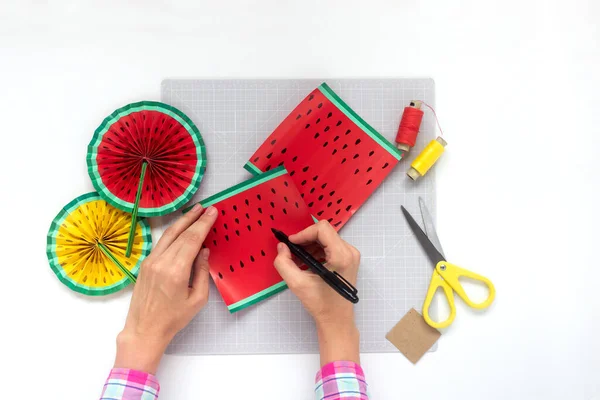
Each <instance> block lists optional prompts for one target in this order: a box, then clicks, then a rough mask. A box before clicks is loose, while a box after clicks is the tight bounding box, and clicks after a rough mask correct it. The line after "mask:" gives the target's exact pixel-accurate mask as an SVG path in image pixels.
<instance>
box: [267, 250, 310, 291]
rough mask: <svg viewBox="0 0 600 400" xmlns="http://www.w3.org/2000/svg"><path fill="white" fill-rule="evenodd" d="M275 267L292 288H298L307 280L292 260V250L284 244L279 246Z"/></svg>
mask: <svg viewBox="0 0 600 400" xmlns="http://www.w3.org/2000/svg"><path fill="white" fill-rule="evenodd" d="M273 265H275V269H276V270H277V272H279V275H281V277H282V278H283V280H284V281H285V282H286V283H287V284H288V286H289V287H290V288H292V287H296V286H298V285H299V284H300V283H302V281H303V280H304V278H306V277H305V276H304V273H303V272H302V270H301V269H300V268H299V267H298V266H297V265H296V263H295V262H294V260H292V253H291V252H290V249H289V248H288V247H287V246H286V245H285V244H283V243H278V244H277V257H276V258H275V261H274V263H273Z"/></svg>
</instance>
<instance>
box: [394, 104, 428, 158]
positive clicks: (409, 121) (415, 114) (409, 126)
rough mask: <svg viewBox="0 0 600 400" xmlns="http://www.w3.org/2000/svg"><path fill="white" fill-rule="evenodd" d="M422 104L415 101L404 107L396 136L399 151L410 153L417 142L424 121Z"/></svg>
mask: <svg viewBox="0 0 600 400" xmlns="http://www.w3.org/2000/svg"><path fill="white" fill-rule="evenodd" d="M421 104H422V102H421V101H419V100H413V101H411V102H410V106H408V107H404V112H403V113H402V118H401V120H400V126H399V127H398V133H397V134H396V147H398V149H399V150H402V151H405V152H407V153H408V152H409V151H410V149H411V148H412V147H413V146H414V145H415V143H416V141H417V134H418V133H419V129H420V127H421V120H422V119H423V111H422V110H421Z"/></svg>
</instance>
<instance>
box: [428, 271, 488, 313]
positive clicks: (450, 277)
mask: <svg viewBox="0 0 600 400" xmlns="http://www.w3.org/2000/svg"><path fill="white" fill-rule="evenodd" d="M435 270H436V271H437V272H438V273H439V274H440V275H441V276H442V278H443V279H444V280H445V281H446V283H447V284H448V285H450V287H451V288H452V289H454V291H455V292H456V294H457V295H458V296H459V297H460V298H461V299H463V300H464V302H465V303H467V304H468V305H469V307H471V308H477V309H480V310H481V309H484V308H487V307H489V306H490V305H491V304H492V302H493V301H494V297H496V289H495V288H494V284H493V283H492V281H490V280H489V279H488V278H486V277H485V276H481V275H478V274H476V273H474V272H471V271H468V270H466V269H462V268H460V267H458V266H456V265H454V264H450V263H449V262H446V261H440V262H439V263H438V264H437V265H436V266H435ZM461 276H464V277H466V278H470V279H473V280H475V281H479V282H481V283H483V284H484V285H486V286H487V287H488V290H489V294H488V297H487V299H485V300H484V301H482V302H481V303H475V302H473V301H471V299H470V298H469V296H468V295H467V293H466V292H465V289H463V287H462V285H461V284H460V282H459V280H458V278H460V277H461Z"/></svg>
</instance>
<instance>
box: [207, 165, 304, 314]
mask: <svg viewBox="0 0 600 400" xmlns="http://www.w3.org/2000/svg"><path fill="white" fill-rule="evenodd" d="M200 204H201V205H202V206H203V207H208V206H211V205H214V206H215V207H216V208H217V210H218V211H219V216H218V218H217V220H216V222H215V224H214V225H213V228H212V230H211V231H210V233H209V234H208V236H207V237H206V240H205V241H204V245H205V246H206V247H207V248H208V249H210V256H209V262H210V274H211V276H212V278H213V280H214V282H215V285H216V286H217V289H218V290H219V293H221V296H222V297H223V300H224V301H225V304H226V305H227V308H228V309H229V312H231V313H234V312H236V311H239V310H242V309H244V308H246V307H248V306H250V305H252V304H255V303H258V302H259V301H261V300H263V299H266V298H267V297H269V296H272V295H274V294H275V293H278V292H280V291H282V290H284V289H286V288H287V286H286V284H285V282H284V281H283V279H281V276H279V274H278V273H277V270H276V269H275V267H274V266H273V261H274V260H275V257H277V243H279V241H278V240H277V239H276V238H275V236H273V233H272V232H271V228H273V227H278V228H279V229H285V230H286V231H288V232H294V233H296V232H299V231H301V230H303V229H304V228H306V227H308V226H310V225H312V224H313V223H314V222H313V220H312V218H311V216H310V212H309V210H308V207H307V206H306V204H305V203H304V201H303V200H302V197H300V193H299V192H298V189H297V188H296V186H295V185H294V183H293V181H292V179H291V178H290V177H289V176H288V175H287V171H286V170H285V168H283V167H279V168H275V169H274V170H272V171H270V172H267V173H264V174H261V175H259V176H256V177H254V178H252V179H250V180H247V181H246V182H242V183H240V184H238V185H235V186H233V187H231V188H229V189H227V190H225V191H223V192H221V193H217V194H215V195H214V196H211V197H209V198H207V199H205V200H202V201H200Z"/></svg>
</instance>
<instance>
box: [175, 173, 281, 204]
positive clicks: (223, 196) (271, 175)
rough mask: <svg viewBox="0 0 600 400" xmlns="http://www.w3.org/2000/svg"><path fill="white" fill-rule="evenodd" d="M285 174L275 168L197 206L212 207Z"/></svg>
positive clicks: (200, 202) (208, 198) (202, 201)
mask: <svg viewBox="0 0 600 400" xmlns="http://www.w3.org/2000/svg"><path fill="white" fill-rule="evenodd" d="M285 174H287V170H286V169H285V167H284V166H281V167H277V168H275V169H273V170H271V171H269V172H265V173H264V174H260V175H258V176H255V177H254V178H251V179H248V180H247V181H244V182H242V183H238V184H237V185H235V186H232V187H230V188H229V189H226V190H223V191H222V192H219V193H217V194H214V195H212V196H210V197H207V198H206V199H204V200H201V201H199V202H198V204H200V205H201V206H202V207H204V208H206V207H208V206H212V205H213V204H215V203H218V202H219V201H222V200H225V199H228V198H229V197H232V196H235V195H236V194H238V193H241V192H243V191H244V190H248V189H251V188H253V187H255V186H258V185H260V184H261V183H264V182H267V181H270V180H271V179H275V178H277V177H279V176H281V175H285ZM192 207H193V206H190V207H187V208H186V209H184V210H183V212H184V213H186V212H188V211H190V210H191V209H192Z"/></svg>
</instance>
